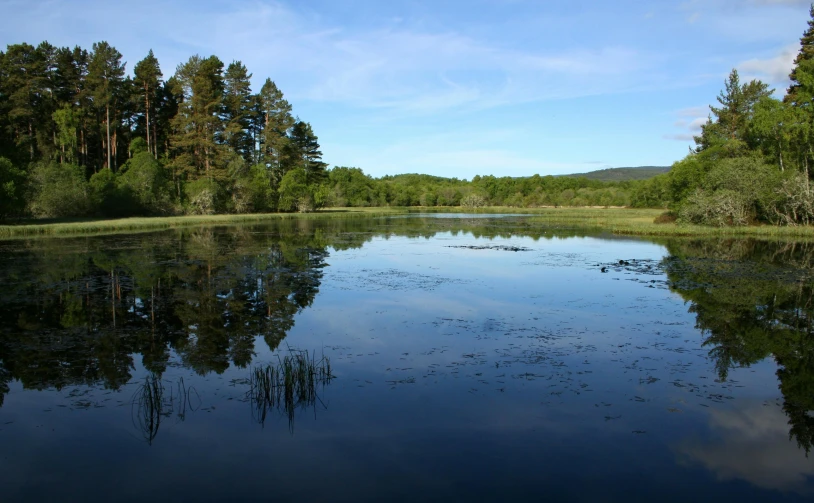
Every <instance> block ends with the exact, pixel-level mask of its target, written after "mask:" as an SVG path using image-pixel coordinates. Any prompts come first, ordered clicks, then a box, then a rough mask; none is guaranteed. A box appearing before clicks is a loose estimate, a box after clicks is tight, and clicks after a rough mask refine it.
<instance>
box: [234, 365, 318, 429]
mask: <svg viewBox="0 0 814 503" xmlns="http://www.w3.org/2000/svg"><path fill="white" fill-rule="evenodd" d="M332 379H334V375H333V374H332V373H331V361H330V359H329V358H328V357H326V356H324V355H323V356H322V357H321V358H320V359H319V360H317V359H316V353H309V352H308V351H307V350H302V351H297V350H291V349H289V354H287V355H284V356H282V357H281V356H280V355H279V354H278V355H277V361H276V362H274V363H271V364H268V365H264V366H259V367H255V368H254V369H252V371H251V375H250V376H249V384H250V389H249V392H248V398H249V402H250V403H251V404H252V412H253V415H254V417H255V419H256V420H257V421H258V422H259V423H260V424H265V421H266V417H267V416H268V413H269V412H271V411H273V410H277V411H280V412H283V413H284V414H285V415H286V416H287V417H288V425H289V428H290V429H291V430H292V431H293V428H294V416H295V412H296V410H297V409H299V408H303V409H304V408H307V407H312V406H316V404H317V402H321V400H320V398H319V395H318V394H317V390H318V388H319V387H320V386H325V385H326V384H329V383H330V382H331V380H332ZM323 405H324V404H323Z"/></svg>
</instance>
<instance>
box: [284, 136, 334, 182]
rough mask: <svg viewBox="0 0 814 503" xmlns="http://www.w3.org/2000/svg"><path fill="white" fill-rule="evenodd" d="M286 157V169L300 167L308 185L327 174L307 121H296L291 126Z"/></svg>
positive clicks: (315, 138)
mask: <svg viewBox="0 0 814 503" xmlns="http://www.w3.org/2000/svg"><path fill="white" fill-rule="evenodd" d="M286 158H287V164H288V166H287V168H288V170H291V169H298V168H302V169H303V170H304V171H305V180H306V184H308V185H314V184H318V183H320V182H321V181H322V180H324V179H325V177H326V176H327V174H326V172H325V167H326V164H325V163H324V162H322V152H320V150H319V142H318V139H317V136H316V135H315V134H314V131H313V129H311V124H308V123H307V122H303V121H297V123H296V124H294V127H293V128H291V137H290V140H289V142H288V145H287V155H286Z"/></svg>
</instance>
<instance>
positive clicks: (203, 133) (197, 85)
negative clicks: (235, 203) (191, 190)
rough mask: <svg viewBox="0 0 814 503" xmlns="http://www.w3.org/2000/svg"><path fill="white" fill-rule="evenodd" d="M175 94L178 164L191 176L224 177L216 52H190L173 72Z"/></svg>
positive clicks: (219, 70) (174, 141)
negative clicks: (199, 54) (188, 56)
mask: <svg viewBox="0 0 814 503" xmlns="http://www.w3.org/2000/svg"><path fill="white" fill-rule="evenodd" d="M175 85H176V89H175V94H176V95H177V96H178V97H179V98H180V101H179V104H178V114H177V115H176V116H175V117H174V118H173V120H172V127H173V130H174V131H173V136H172V139H171V142H172V147H173V149H174V150H175V153H176V157H177V158H176V161H177V163H178V164H179V167H180V168H181V169H182V170H183V171H185V172H187V174H188V175H189V176H191V178H192V179H197V178H199V177H200V176H205V177H206V178H207V179H209V180H216V179H222V178H224V177H225V169H224V167H223V166H221V163H220V162H219V161H221V160H222V155H221V141H220V140H221V138H222V136H223V129H224V124H223V120H222V118H221V115H220V113H221V110H222V106H223V90H224V83H223V63H222V62H221V60H220V59H218V58H217V56H210V57H208V58H206V59H203V58H201V57H200V56H197V55H195V56H192V57H191V58H190V59H189V61H187V62H186V63H184V64H182V65H179V66H178V69H177V70H176V72H175Z"/></svg>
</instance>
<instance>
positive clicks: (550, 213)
mask: <svg viewBox="0 0 814 503" xmlns="http://www.w3.org/2000/svg"><path fill="white" fill-rule="evenodd" d="M663 212H664V210H661V209H632V208H568V207H565V208H510V207H500V206H493V207H487V208H477V209H473V208H461V207H457V206H456V207H411V208H327V209H323V210H320V211H318V212H315V213H304V214H303V213H262V214H249V215H206V216H181V217H151V218H148V217H143V218H123V219H117V220H79V221H59V222H47V223H37V224H28V223H23V224H18V225H2V226H0V238H14V237H32V236H75V235H82V234H114V233H133V232H143V231H152V230H161V229H172V228H178V227H189V226H203V225H235V224H242V223H254V222H266V221H273V220H283V219H317V218H366V217H379V216H390V215H398V214H405V213H468V214H471V213H482V214H498V213H514V214H526V215H530V217H531V218H530V219H529V222H531V223H537V224H540V225H546V226H556V227H572V228H588V229H602V230H606V231H608V232H612V233H614V234H620V235H638V236H696V237H715V236H732V237H738V236H744V237H748V236H754V237H765V238H808V237H810V238H814V227H812V226H799V227H785V226H784V227H779V226H772V225H756V226H746V227H707V226H701V225H682V224H676V223H663V224H656V223H654V222H653V220H654V219H655V218H656V217H657V216H659V215H660V214H662V213H663Z"/></svg>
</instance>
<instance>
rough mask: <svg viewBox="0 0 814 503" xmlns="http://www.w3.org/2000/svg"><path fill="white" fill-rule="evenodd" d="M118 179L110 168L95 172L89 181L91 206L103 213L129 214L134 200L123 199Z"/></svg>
mask: <svg viewBox="0 0 814 503" xmlns="http://www.w3.org/2000/svg"><path fill="white" fill-rule="evenodd" d="M116 179H117V176H116V174H115V173H113V172H112V171H110V170H109V169H103V170H101V171H99V172H98V173H94V175H93V176H91V177H90V181H89V182H88V185H89V188H90V197H91V207H92V208H95V209H96V210H97V211H99V213H101V214H103V215H116V216H123V215H127V214H129V213H130V211H131V210H132V208H133V206H134V204H133V202H132V201H130V200H127V201H122V200H121V199H120V194H119V191H118V187H117V186H116Z"/></svg>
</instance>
